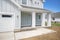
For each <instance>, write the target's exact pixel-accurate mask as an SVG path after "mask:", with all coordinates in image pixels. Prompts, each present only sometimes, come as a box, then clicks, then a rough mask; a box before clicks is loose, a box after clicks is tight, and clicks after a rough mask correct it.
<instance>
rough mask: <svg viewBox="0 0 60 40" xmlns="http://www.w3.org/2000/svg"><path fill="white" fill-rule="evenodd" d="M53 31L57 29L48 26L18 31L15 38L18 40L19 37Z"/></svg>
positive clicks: (28, 36)
mask: <svg viewBox="0 0 60 40" xmlns="http://www.w3.org/2000/svg"><path fill="white" fill-rule="evenodd" d="M53 32H55V31H53V30H49V29H46V28H38V29H36V30H31V31H23V32H17V33H15V38H16V40H19V39H24V38H30V37H34V36H39V35H43V34H48V33H53Z"/></svg>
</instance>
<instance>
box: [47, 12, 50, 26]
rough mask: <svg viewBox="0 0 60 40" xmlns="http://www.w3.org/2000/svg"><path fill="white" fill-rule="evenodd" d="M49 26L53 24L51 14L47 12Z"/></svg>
mask: <svg viewBox="0 0 60 40" xmlns="http://www.w3.org/2000/svg"><path fill="white" fill-rule="evenodd" d="M47 26H51V14H50V13H49V14H47Z"/></svg>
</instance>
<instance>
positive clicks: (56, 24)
mask: <svg viewBox="0 0 60 40" xmlns="http://www.w3.org/2000/svg"><path fill="white" fill-rule="evenodd" d="M53 26H58V27H60V23H58V22H56V23H55V22H52V27H53Z"/></svg>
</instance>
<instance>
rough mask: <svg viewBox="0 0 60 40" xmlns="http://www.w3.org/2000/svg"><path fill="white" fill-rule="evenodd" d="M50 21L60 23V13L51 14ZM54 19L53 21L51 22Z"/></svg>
mask: <svg viewBox="0 0 60 40" xmlns="http://www.w3.org/2000/svg"><path fill="white" fill-rule="evenodd" d="M51 16H52V21H55V22H60V12H56V13H52V15H51ZM53 18H54V20H53Z"/></svg>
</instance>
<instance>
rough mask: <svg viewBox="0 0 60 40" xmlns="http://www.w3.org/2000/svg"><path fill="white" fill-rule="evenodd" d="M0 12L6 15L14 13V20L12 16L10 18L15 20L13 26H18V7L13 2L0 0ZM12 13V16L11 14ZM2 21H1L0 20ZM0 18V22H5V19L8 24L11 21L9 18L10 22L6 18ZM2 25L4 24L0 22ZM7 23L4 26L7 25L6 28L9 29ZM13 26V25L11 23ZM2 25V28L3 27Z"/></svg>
mask: <svg viewBox="0 0 60 40" xmlns="http://www.w3.org/2000/svg"><path fill="white" fill-rule="evenodd" d="M1 12H3V13H4V14H5V15H7V14H11V13H12V14H13V15H15V20H14V18H13V19H12V20H14V21H15V24H14V26H15V27H16V28H19V21H18V19H19V18H18V19H17V16H19V9H18V8H17V7H16V6H15V5H14V4H13V3H11V2H10V1H9V0H0V14H1V15H2V13H1ZM1 15H0V16H1ZM13 15H12V16H13ZM1 20H2V21H3V22H2V21H1ZM1 20H0V23H1V22H2V23H6V21H7V23H8V24H11V23H10V22H11V21H12V20H9V19H8V20H9V21H10V22H8V20H7V19H1ZM2 25H4V24H2ZM8 26H9V25H7V24H5V27H7V29H9V27H8ZM12 26H13V25H12ZM5 27H4V28H5Z"/></svg>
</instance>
